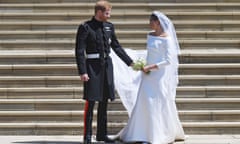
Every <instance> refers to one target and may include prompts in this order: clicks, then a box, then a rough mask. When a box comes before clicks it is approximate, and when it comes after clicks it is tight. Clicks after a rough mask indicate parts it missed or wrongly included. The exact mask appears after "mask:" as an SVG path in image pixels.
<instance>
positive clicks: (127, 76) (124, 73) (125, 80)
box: [111, 11, 180, 116]
mask: <svg viewBox="0 0 240 144" xmlns="http://www.w3.org/2000/svg"><path fill="white" fill-rule="evenodd" d="M153 14H154V15H156V16H157V17H158V19H159V21H160V23H161V26H162V28H163V30H164V31H165V32H166V33H167V34H168V36H170V40H169V46H170V47H171V55H172V56H171V65H170V66H167V71H168V72H167V73H168V76H167V77H168V80H167V83H168V85H169V89H170V94H169V95H170V96H169V98H170V99H175V97H176V87H177V84H178V65H179V63H178V54H179V53H180V48H179V44H178V40H177V36H176V32H175V28H174V26H173V24H172V22H171V21H170V20H169V19H168V17H167V16H165V15H164V14H162V13H160V12H158V11H154V12H153ZM125 51H126V52H127V54H128V55H129V56H130V57H131V58H132V59H133V60H137V59H139V58H142V59H146V55H147V51H146V50H132V49H126V48H125ZM111 57H112V60H113V65H114V83H115V88H116V90H117V93H118V95H119V96H120V99H121V101H122V103H123V105H124V107H125V108H126V110H127V111H128V115H129V116H130V115H131V112H132V109H133V107H134V105H135V102H136V98H137V92H138V89H139V85H140V82H141V78H142V77H141V74H142V73H141V71H139V72H136V71H134V70H133V69H132V68H131V67H128V66H127V65H126V64H125V63H123V62H122V61H121V60H120V58H119V57H118V56H117V55H116V54H115V53H114V51H111Z"/></svg>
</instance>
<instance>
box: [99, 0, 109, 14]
mask: <svg viewBox="0 0 240 144" xmlns="http://www.w3.org/2000/svg"><path fill="white" fill-rule="evenodd" d="M111 8H112V5H111V4H110V3H109V2H108V1H106V0H99V1H98V2H97V3H96V5H95V14H96V13H97V11H99V10H100V11H102V12H104V11H106V10H107V9H111Z"/></svg>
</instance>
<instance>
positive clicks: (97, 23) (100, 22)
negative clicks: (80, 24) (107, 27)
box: [92, 17, 103, 27]
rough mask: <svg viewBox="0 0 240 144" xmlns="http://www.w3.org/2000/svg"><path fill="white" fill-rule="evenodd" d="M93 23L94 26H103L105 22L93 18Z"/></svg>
mask: <svg viewBox="0 0 240 144" xmlns="http://www.w3.org/2000/svg"><path fill="white" fill-rule="evenodd" d="M92 21H93V23H94V25H96V26H101V27H102V26H103V22H102V21H98V20H97V19H95V17H92Z"/></svg>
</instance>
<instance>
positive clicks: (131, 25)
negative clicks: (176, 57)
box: [0, 20, 240, 31]
mask: <svg viewBox="0 0 240 144" xmlns="http://www.w3.org/2000/svg"><path fill="white" fill-rule="evenodd" d="M82 22H83V21H26V22H18V21H12V22H0V30H59V29H61V30H66V29H68V30H69V29H70V30H77V27H78V25H79V24H80V23H82ZM112 22H113V23H114V24H115V28H116V30H120V29H121V30H130V31H131V30H135V31H138V30H141V31H142V30H146V31H149V26H148V23H149V22H148V21H147V20H144V21H139V22H136V21H127V22H120V21H112ZM173 23H174V25H175V27H176V29H177V31H180V30H184V31H188V30H190V31H193V30H202V31H210V30H211V31H223V30H224V31H225V30H229V31H239V25H240V21H239V20H236V21H226V20H215V21H214V20H209V21H206V20H204V21H202V20H193V21H173Z"/></svg>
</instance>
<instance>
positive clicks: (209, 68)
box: [179, 63, 240, 75]
mask: <svg viewBox="0 0 240 144" xmlns="http://www.w3.org/2000/svg"><path fill="white" fill-rule="evenodd" d="M239 68H240V65H239V63H232V64H230V63H215V64H214V63H210V64H201V63H200V64H180V68H179V73H180V74H181V75H189V74H190V75H238V74H239Z"/></svg>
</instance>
